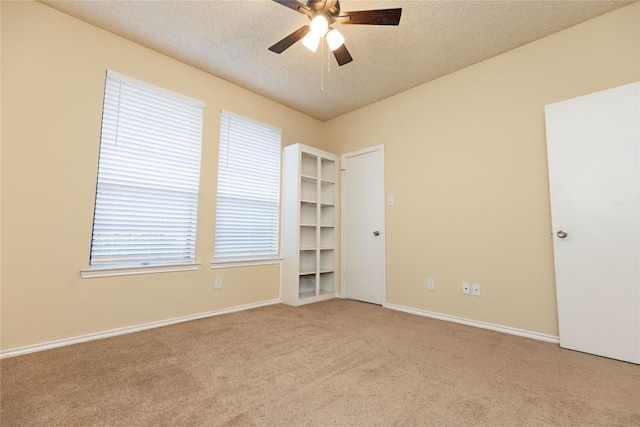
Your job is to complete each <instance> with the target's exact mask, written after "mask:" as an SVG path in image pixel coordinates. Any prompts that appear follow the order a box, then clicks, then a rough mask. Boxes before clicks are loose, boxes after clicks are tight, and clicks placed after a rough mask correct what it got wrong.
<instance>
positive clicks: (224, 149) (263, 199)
mask: <svg viewBox="0 0 640 427" xmlns="http://www.w3.org/2000/svg"><path fill="white" fill-rule="evenodd" d="M281 134H282V131H281V130H280V129H277V128H274V127H271V126H268V125H265V124H262V123H258V122H255V121H253V120H250V119H247V118H244V117H241V116H238V115H236V114H233V113H230V112H228V111H222V112H221V114H220V152H219V155H218V197H217V209H216V235H215V251H214V262H225V261H241V260H252V261H253V260H266V259H273V258H277V257H278V226H279V215H280V145H281V144H280V136H281Z"/></svg>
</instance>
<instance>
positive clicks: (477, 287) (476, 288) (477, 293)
mask: <svg viewBox="0 0 640 427" xmlns="http://www.w3.org/2000/svg"><path fill="white" fill-rule="evenodd" d="M472 289H473V295H474V296H476V297H479V296H480V284H478V283H474V284H473V285H472Z"/></svg>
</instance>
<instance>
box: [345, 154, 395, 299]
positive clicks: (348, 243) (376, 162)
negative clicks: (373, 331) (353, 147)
mask: <svg viewBox="0 0 640 427" xmlns="http://www.w3.org/2000/svg"><path fill="white" fill-rule="evenodd" d="M342 225H343V239H342V240H343V249H342V253H343V264H342V271H343V275H342V277H343V278H342V286H343V294H344V296H345V297H346V298H351V299H355V300H359V301H365V302H370V303H374V304H384V303H385V300H386V296H385V282H384V276H385V264H384V263H385V259H384V147H383V146H377V147H372V148H370V149H367V150H361V151H357V152H353V153H349V154H344V155H343V156H342Z"/></svg>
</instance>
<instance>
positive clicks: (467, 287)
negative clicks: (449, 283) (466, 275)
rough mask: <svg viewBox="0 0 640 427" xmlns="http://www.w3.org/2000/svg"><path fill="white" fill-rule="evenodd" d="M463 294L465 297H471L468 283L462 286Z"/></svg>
mask: <svg viewBox="0 0 640 427" xmlns="http://www.w3.org/2000/svg"><path fill="white" fill-rule="evenodd" d="M462 293H463V294H464V295H469V284H468V283H467V282H464V283H463V284H462Z"/></svg>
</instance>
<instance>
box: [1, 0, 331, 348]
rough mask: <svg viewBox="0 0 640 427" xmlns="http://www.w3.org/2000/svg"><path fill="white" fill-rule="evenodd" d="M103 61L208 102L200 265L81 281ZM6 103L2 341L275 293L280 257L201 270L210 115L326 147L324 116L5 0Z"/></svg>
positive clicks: (209, 214)
mask: <svg viewBox="0 0 640 427" xmlns="http://www.w3.org/2000/svg"><path fill="white" fill-rule="evenodd" d="M106 69H112V70H114V71H117V72H120V73H123V74H126V75H129V76H131V77H134V78H137V79H140V80H143V81H146V82H149V83H151V84H155V85H158V86H161V87H164V88H167V89H169V90H173V91H175V92H179V93H182V94H185V95H188V96H191V97H194V98H197V99H200V100H203V101H205V103H206V108H205V116H204V119H205V125H204V137H203V148H202V176H201V185H200V211H199V218H198V219H199V221H198V242H197V243H198V245H197V253H196V256H197V260H198V261H199V262H201V263H202V266H201V268H200V270H199V271H194V272H176V273H163V274H146V275H140V276H124V277H111V278H101V279H81V278H80V269H82V268H86V267H87V266H88V262H89V258H88V257H89V248H90V243H91V227H92V215H93V203H94V197H95V182H96V170H97V160H98V148H99V137H100V120H101V113H102V95H103V90H104V76H105V70H106ZM2 107H4V108H3V109H2V135H1V136H2V169H1V170H2V229H1V239H2V241H1V243H2V272H1V280H2V282H1V286H2V294H1V297H2V301H1V304H2V322H1V323H2V326H1V334H2V335H1V338H2V340H1V348H2V349H3V350H7V349H12V348H17V347H21V346H26V345H31V344H37V343H43V342H48V341H53V340H58V339H63V338H69V337H74V336H79V335H85V334H89V333H95V332H100V331H105V330H109V329H113V328H120V327H126V326H132V325H139V324H143V323H148V322H154V321H160V320H165V319H171V318H176V317H181V316H187V315H192V314H197V313H203V312H208V311H212V310H219V309H224V308H229V307H235V306H239V305H244V304H251V303H258V302H261V301H267V300H272V299H276V298H278V297H279V268H278V266H266V267H251V268H235V269H226V270H215V271H214V270H211V269H210V268H209V262H210V261H211V260H212V257H213V234H214V226H215V225H214V224H215V194H216V169H217V154H218V132H219V111H220V109H221V108H224V109H227V110H230V111H233V112H235V113H238V114H242V115H245V116H248V117H251V118H253V119H255V120H259V121H262V122H265V123H269V124H271V125H274V126H277V127H280V128H282V129H283V144H284V145H288V144H291V143H294V142H304V143H305V144H309V145H312V146H316V147H319V148H324V147H323V138H322V129H323V126H324V124H323V123H322V122H320V121H318V120H315V119H312V118H310V117H308V116H306V115H303V114H300V113H298V112H295V111H294V110H291V109H289V108H286V107H283V106H282V105H280V104H277V103H275V102H272V101H270V100H267V99H266V98H263V97H261V96H258V95H256V94H253V93H251V92H249V91H246V90H243V89H241V88H239V87H237V86H235V85H232V84H230V83H228V82H225V81H223V80H221V79H218V78H216V77H213V76H211V75H209V74H206V73H204V72H201V71H198V70H196V69H195V68H192V67H189V66H187V65H184V64H182V63H180V62H178V61H174V60H172V59H169V58H167V57H165V56H163V55H160V54H158V53H156V52H154V51H151V50H148V49H145V48H143V47H141V46H139V45H136V44H134V43H131V42H129V41H126V40H124V39H122V38H120V37H117V36H114V35H113V34H110V33H107V32H105V31H102V30H99V29H97V28H96V27H93V26H90V25H88V24H85V23H83V22H81V21H78V20H76V19H73V18H71V17H69V16H67V15H64V14H62V13H59V12H57V11H54V10H53V9H51V8H49V7H46V6H43V5H41V4H39V3H32V2H26V3H25V2H4V1H3V2H2ZM218 275H220V276H222V277H223V289H222V290H220V291H215V292H214V291H213V290H212V288H213V280H214V277H215V276H218Z"/></svg>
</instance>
